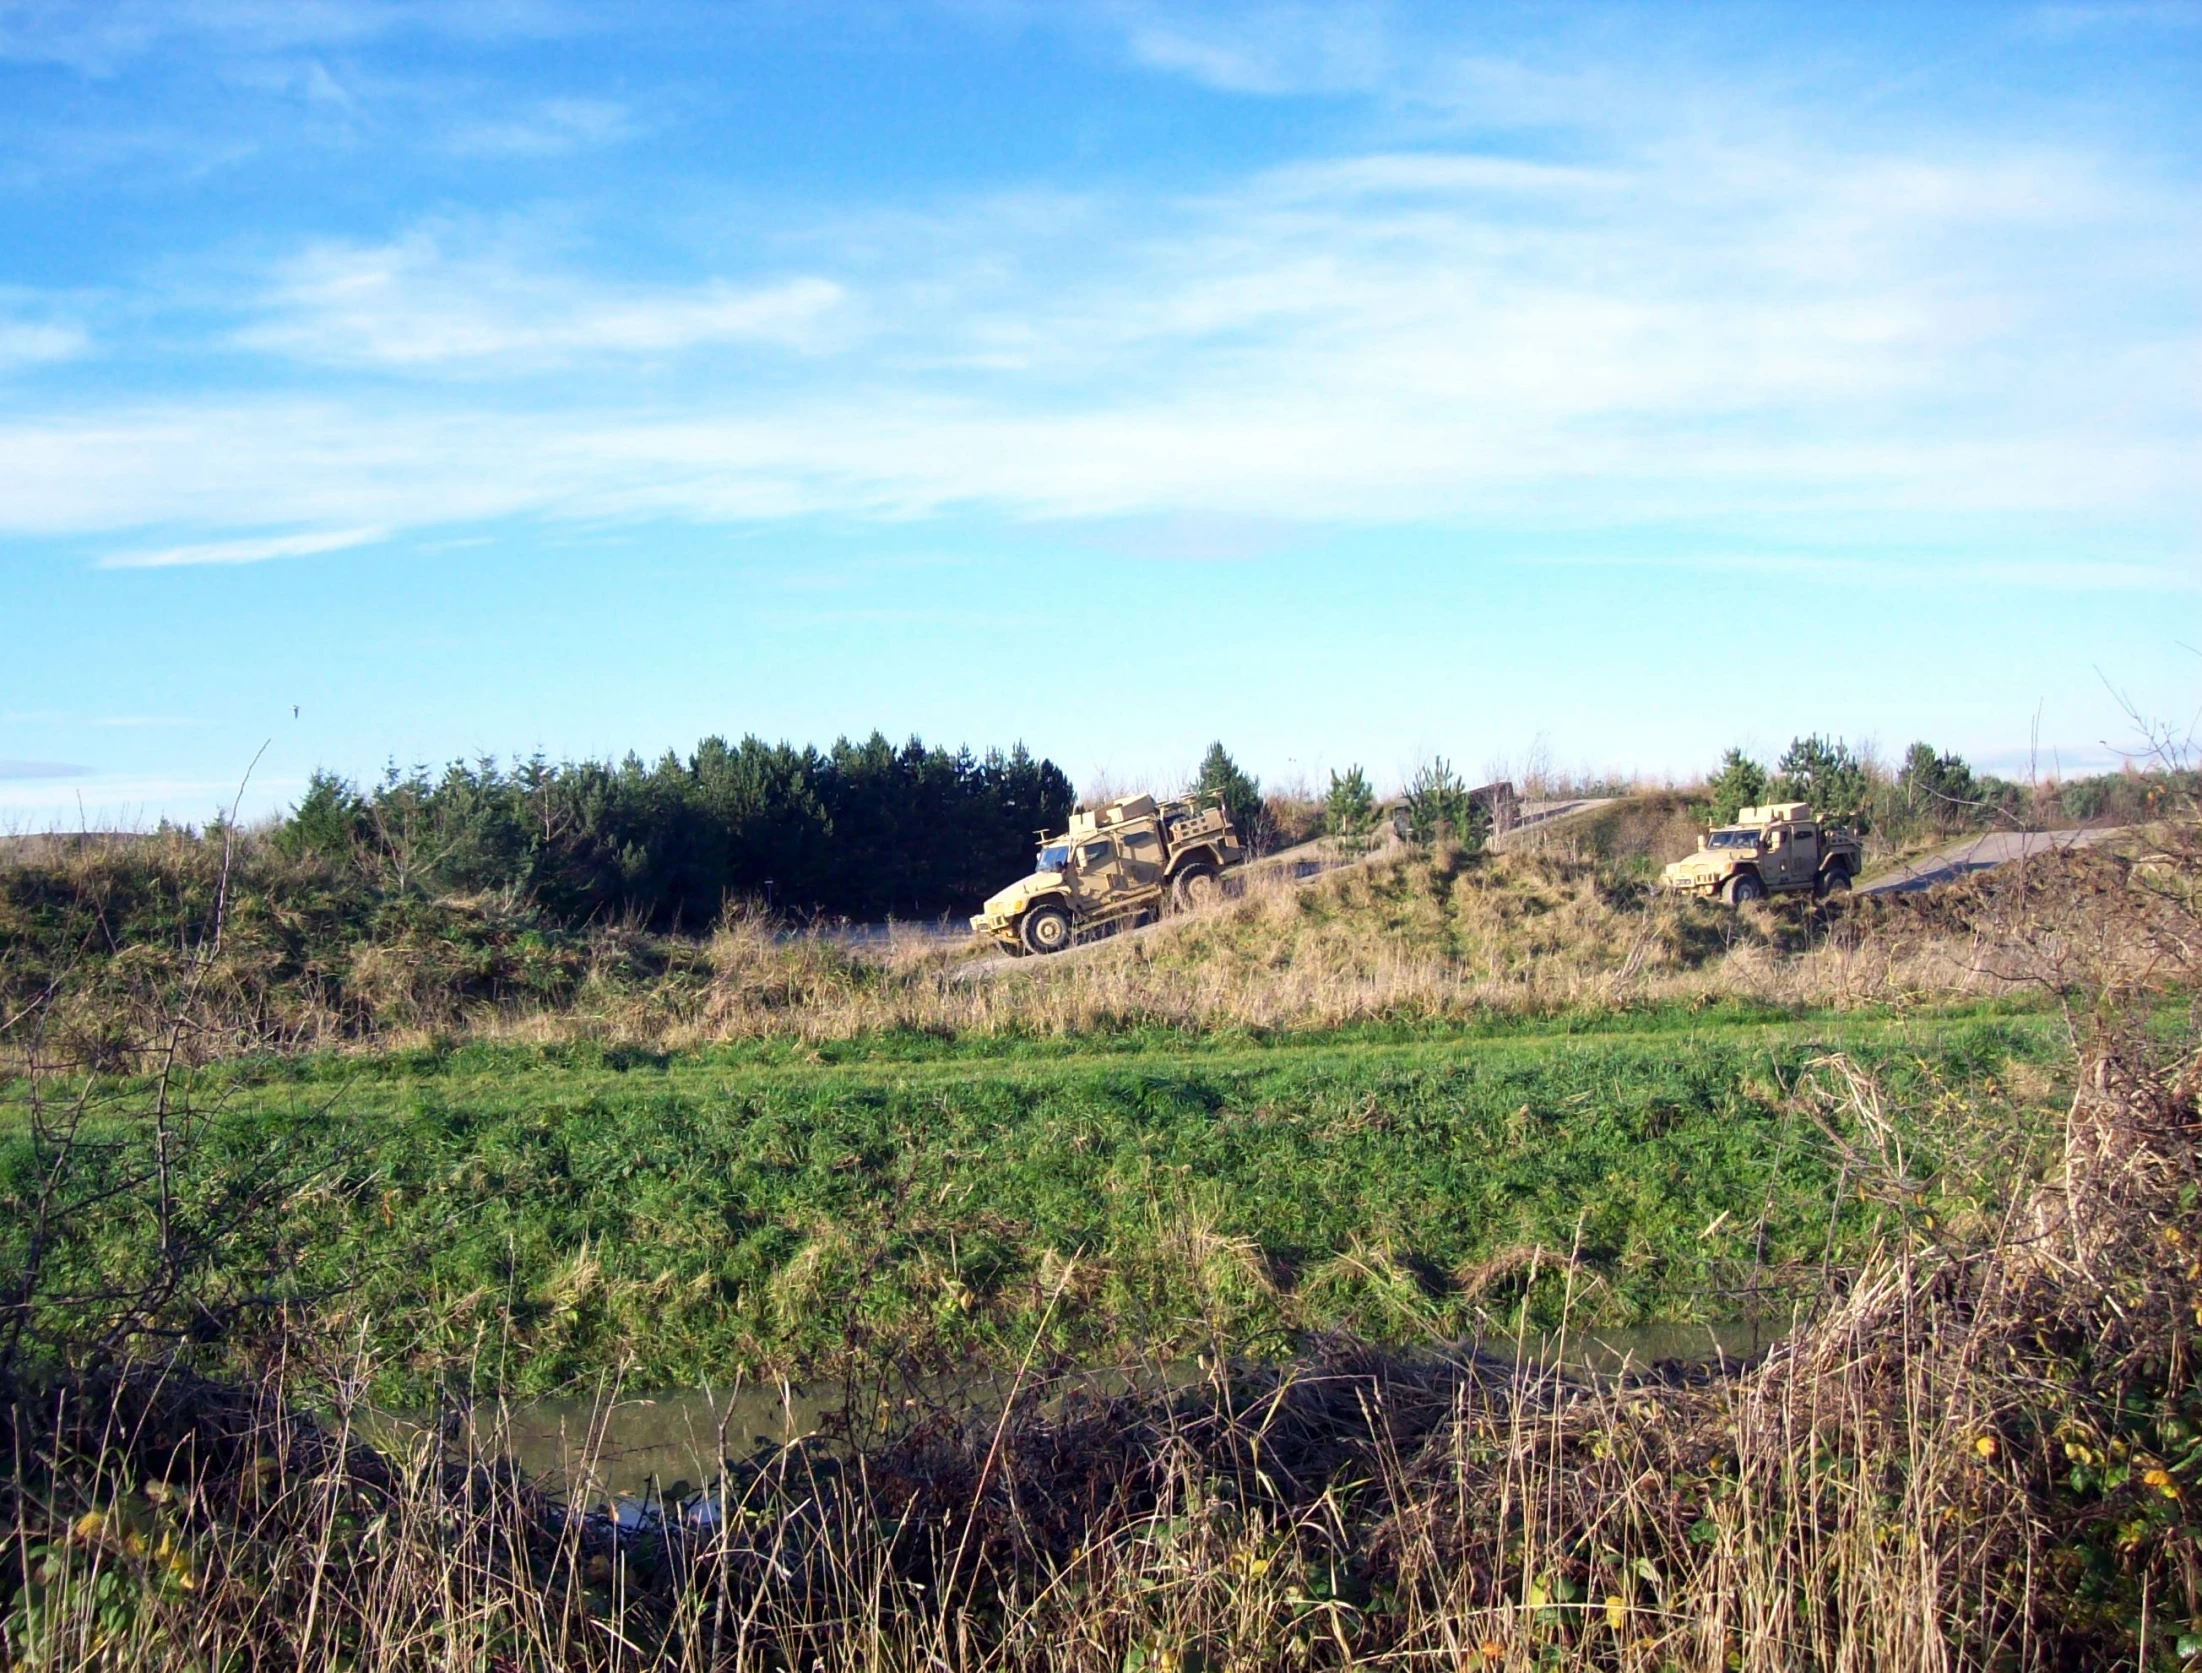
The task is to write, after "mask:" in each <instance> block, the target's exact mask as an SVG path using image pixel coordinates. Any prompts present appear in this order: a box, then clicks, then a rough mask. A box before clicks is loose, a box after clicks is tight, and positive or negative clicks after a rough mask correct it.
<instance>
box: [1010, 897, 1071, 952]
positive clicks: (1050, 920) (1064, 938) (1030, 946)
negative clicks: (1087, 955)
mask: <svg viewBox="0 0 2202 1673" xmlns="http://www.w3.org/2000/svg"><path fill="white" fill-rule="evenodd" d="M1017 939H1018V940H1020V941H1022V942H1023V943H1024V944H1025V951H1026V952H1028V953H1042V954H1045V953H1059V952H1061V951H1062V950H1063V949H1064V948H1065V947H1067V946H1069V945H1070V914H1069V913H1068V912H1065V911H1064V910H1063V909H1062V908H1061V907H1060V906H1035V907H1034V908H1033V909H1032V910H1031V911H1029V912H1027V913H1026V914H1025V915H1024V920H1023V921H1022V922H1021V923H1019V924H1018V925H1017Z"/></svg>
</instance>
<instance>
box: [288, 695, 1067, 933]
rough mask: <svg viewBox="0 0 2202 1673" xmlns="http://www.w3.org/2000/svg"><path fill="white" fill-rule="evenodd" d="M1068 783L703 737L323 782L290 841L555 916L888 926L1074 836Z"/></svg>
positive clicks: (403, 877)
mask: <svg viewBox="0 0 2202 1673" xmlns="http://www.w3.org/2000/svg"><path fill="white" fill-rule="evenodd" d="M1072 803H1073V796H1072V792H1071V785H1070V781H1069V779H1067V778H1066V777H1064V775H1063V773H1062V772H1061V771H1060V770H1059V769H1058V768H1057V767H1056V766H1055V765H1054V763H1052V762H1049V761H1035V760H1034V759H1033V758H1032V757H1031V756H1030V755H1028V754H1027V753H1026V752H1025V750H1024V749H1023V747H1022V746H1021V745H1020V746H1019V747H1018V748H1016V749H1014V750H1012V751H1011V752H1010V753H1009V754H1007V755H1004V754H1001V753H1000V752H998V751H993V752H989V753H988V754H986V755H985V756H976V757H975V756H973V755H972V754H970V753H969V752H968V751H960V752H958V753H955V754H950V753H949V752H948V751H946V750H944V749H937V748H935V749H928V748H926V747H925V745H924V744H923V743H921V742H920V741H919V740H917V739H915V738H913V739H911V740H910V742H909V743H907V744H905V745H904V746H902V747H901V748H900V749H897V748H896V747H895V746H894V745H892V744H890V743H889V742H888V741H887V740H886V738H884V737H883V736H881V735H880V734H878V733H876V732H875V733H873V734H872V736H871V737H870V738H869V739H867V740H866V741H864V742H863V743H861V744H852V743H850V742H849V741H848V740H846V739H843V740H842V741H840V742H839V743H836V744H835V745H834V746H833V748H832V749H831V750H826V751H820V750H816V749H809V748H804V749H798V748H795V747H794V746H792V745H789V744H784V743H783V744H767V743H764V742H762V741H760V740H759V739H757V738H753V737H751V738H744V739H743V740H742V741H741V742H740V743H739V744H729V743H727V742H726V741H725V740H724V739H723V738H706V739H705V740H704V741H703V742H702V743H701V744H699V745H698V746H697V747H696V750H695V753H694V754H692V755H690V756H689V757H688V758H687V759H686V760H685V761H684V760H682V759H680V758H679V757H678V756H676V755H672V754H670V753H669V754H667V755H666V756H665V757H664V758H663V759H661V760H659V761H658V762H657V763H656V764H655V765H654V766H645V765H644V764H643V763H642V761H641V760H639V759H638V758H637V757H635V756H632V755H630V756H628V757H627V759H626V760H625V761H623V762H620V763H618V764H616V765H614V764H612V763H610V762H599V761H582V762H568V763H564V764H562V765H557V766H553V765H550V764H549V763H546V762H545V761H543V760H541V759H540V758H537V759H534V760H530V761H525V762H522V763H519V764H518V765H516V766H515V767H513V768H511V769H510V770H504V769H500V768H499V767H498V765H497V764H496V763H495V762H494V761H483V762H480V763H478V764H476V765H474V766H468V765H466V764H464V763H459V762H455V763H453V764H452V765H451V766H450V767H448V768H446V769H445V770H444V772H443V775H442V776H441V777H440V778H435V779H431V778H430V777H429V776H428V775H427V774H426V773H425V772H424V771H421V770H418V769H416V770H415V771H414V772H413V773H411V774H410V775H404V774H400V773H399V772H398V771H397V770H396V769H395V768H393V769H392V770H391V771H390V773H389V774H388V775H387V776H386V777H385V778H384V779H383V781H382V782H381V783H380V784H378V785H376V786H374V787H373V788H372V789H370V790H369V791H367V792H366V793H365V794H361V793H360V792H358V791H356V790H355V789H354V788H353V787H352V786H350V785H349V784H347V783H345V782H344V781H343V780H342V779H339V778H337V777H335V776H333V775H330V774H326V773H321V774H316V775H315V776H314V779H313V781H312V783H311V785H310V786H309V787H308V790H307V793H306V796H305V797H304V799H303V800H302V801H301V802H300V803H299V806H298V810H297V812H296V813H295V814H293V815H292V817H291V818H290V820H289V821H287V822H286V823H285V825H284V826H283V828H282V830H281V831H280V832H279V833H278V834H277V838H276V841H277V843H278V845H279V846H280V847H282V848H283V849H284V850H285V851H286V852H287V853H290V854H292V855H294V856H300V857H303V856H306V855H309V854H314V855H320V856H322V857H324V858H326V859H328V860H330V861H332V862H334V863H336V864H338V865H339V866H342V867H345V868H347V869H351V870H355V871H357V872H359V873H360V874H362V875H363V876H364V877H366V878H367V879H368V880H369V881H371V882H372V883H373V884H374V885H375V886H376V887H377V888H378V889H379V890H381V891H382V892H385V893H406V892H409V891H416V890H427V891H430V892H434V893H469V894H479V893H493V892H501V893H508V894H512V895H516V896H523V897H525V898H528V899H530V900H532V901H534V902H535V903H536V904H537V905H538V906H539V907H540V908H541V909H542V910H543V911H544V912H545V913H546V914H548V915H549V916H550V917H551V918H553V919H555V920H557V921H560V922H563V923H567V924H579V923H583V922H586V921H589V920H592V919H603V918H606V917H623V918H632V919H639V920H641V921H643V922H646V923H648V924H650V925H651V926H653V927H655V928H659V929H670V928H675V927H686V928H690V929H698V930H700V929H702V928H705V927H707V926H708V925H709V924H710V923H711V922H712V920H713V919H715V918H716V917H717V916H718V914H719V912H720V909H721V907H722V906H723V904H724V903H725V901H726V900H727V899H728V898H729V897H731V896H746V897H754V898H757V899H760V900H768V901H769V902H770V903H771V904H772V905H773V906H775V907H777V908H781V909H785V910H792V911H795V912H798V913H821V914H825V915H829V916H838V917H848V918H859V919H878V918H886V917H905V918H910V917H919V918H924V917H935V916H938V915H940V914H942V913H948V912H964V911H969V910H970V909H971V908H972V907H974V906H976V905H977V904H978V903H979V901H981V900H982V899H984V898H985V896H986V895H988V894H989V893H991V892H992V891H993V890H995V889H997V888H999V887H1000V886H1001V885H1002V883H1003V882H1005V881H1006V880H1007V879H1009V878H1011V877H1015V876H1017V875H1019V874H1021V873H1022V872H1023V871H1024V870H1025V869H1026V868H1027V867H1028V865H1029V863H1030V858H1031V849H1032V842H1033V837H1034V834H1035V833H1036V832H1037V831H1039V830H1040V829H1041V828H1043V827H1046V828H1049V829H1060V828H1061V826H1062V824H1063V822H1064V820H1065V819H1066V818H1067V816H1068V815H1069V812H1070V809H1071V806H1072Z"/></svg>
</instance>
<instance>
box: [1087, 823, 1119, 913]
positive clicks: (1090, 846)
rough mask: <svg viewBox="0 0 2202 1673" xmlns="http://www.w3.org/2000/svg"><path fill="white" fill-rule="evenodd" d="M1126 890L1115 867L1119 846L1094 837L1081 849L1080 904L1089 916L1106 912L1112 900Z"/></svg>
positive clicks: (1107, 840)
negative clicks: (1091, 913) (1089, 913)
mask: <svg viewBox="0 0 2202 1673" xmlns="http://www.w3.org/2000/svg"><path fill="white" fill-rule="evenodd" d="M1123 886H1124V880H1123V874H1122V872H1121V870H1120V869H1119V868H1118V866H1117V863H1116V844H1115V843H1114V842H1112V841H1110V840H1109V839H1108V838H1107V837H1094V838H1092V839H1091V840H1089V841H1086V842H1083V843H1080V844H1079V845H1078V904H1079V905H1080V906H1081V907H1083V908H1084V909H1085V910H1086V911H1088V912H1105V911H1107V910H1108V907H1109V899H1110V897H1111V896H1112V895H1114V894H1115V893H1116V892H1117V891H1118V890H1120V889H1121V888H1122V887H1123Z"/></svg>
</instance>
